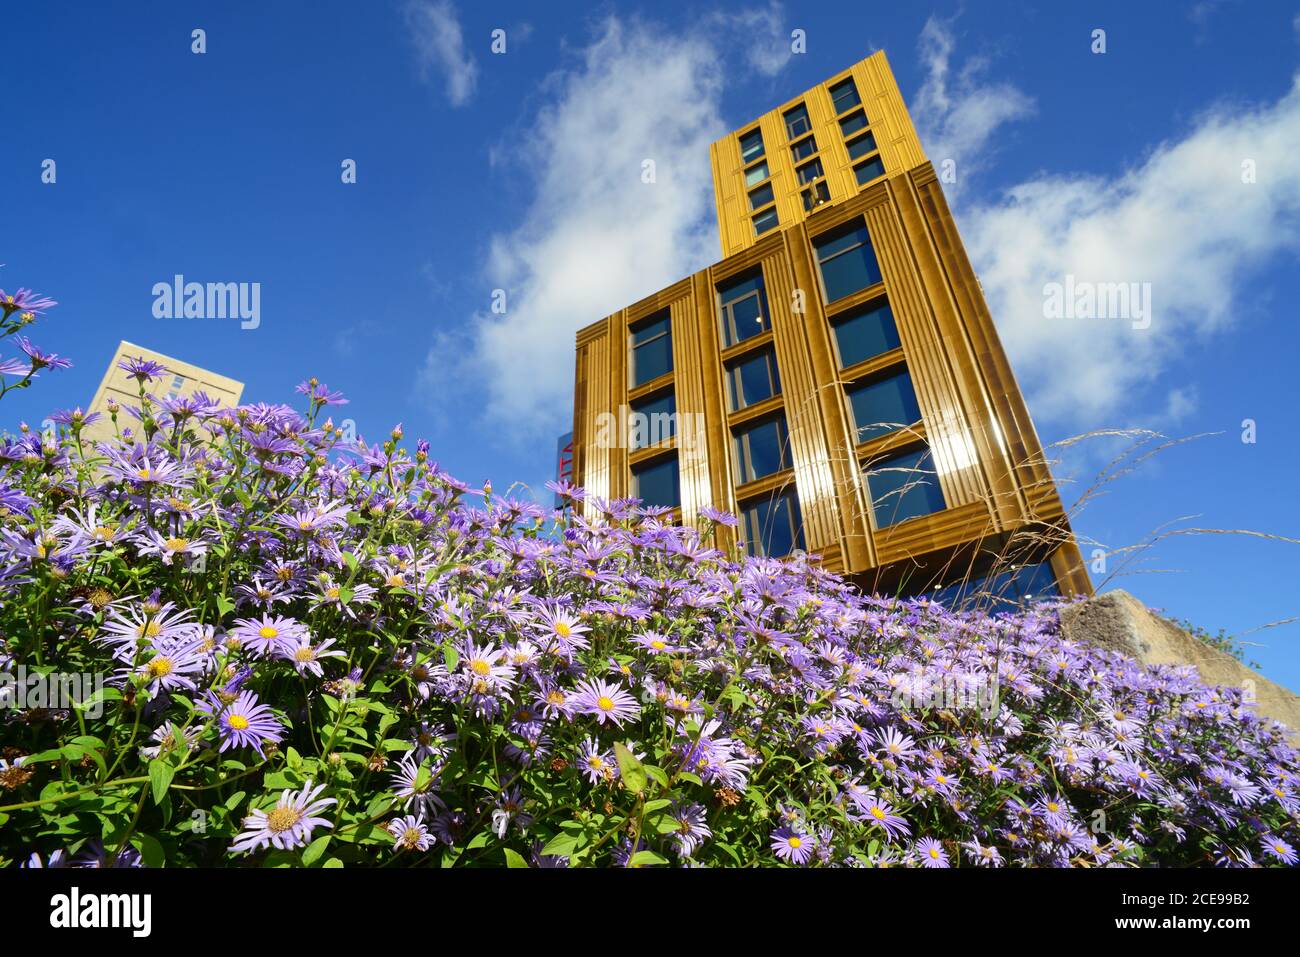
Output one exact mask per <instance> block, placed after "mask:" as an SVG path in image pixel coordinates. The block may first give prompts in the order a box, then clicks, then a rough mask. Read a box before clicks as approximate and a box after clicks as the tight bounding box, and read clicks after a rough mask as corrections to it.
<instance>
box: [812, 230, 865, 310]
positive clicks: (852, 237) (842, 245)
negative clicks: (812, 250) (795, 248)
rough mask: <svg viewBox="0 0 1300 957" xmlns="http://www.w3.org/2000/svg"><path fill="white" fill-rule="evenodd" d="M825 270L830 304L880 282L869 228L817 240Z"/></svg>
mask: <svg viewBox="0 0 1300 957" xmlns="http://www.w3.org/2000/svg"><path fill="white" fill-rule="evenodd" d="M813 245H814V246H815V247H816V249H817V262H818V264H819V265H820V266H821V273H822V286H823V288H824V289H825V292H826V301H827V302H834V301H835V300H837V299H843V298H844V297H845V296H848V295H852V294H853V293H855V292H858V291H859V290H861V289H866V288H868V287H869V286H874V285H875V284H876V283H878V282H880V266H879V265H877V263H876V254H875V253H874V252H872V249H871V237H870V236H868V235H867V227H866V226H857V227H856V228H853V229H851V230H849V231H848V232H836V233H831V234H829V235H826V236H819V237H817V238H816V239H814V240H813Z"/></svg>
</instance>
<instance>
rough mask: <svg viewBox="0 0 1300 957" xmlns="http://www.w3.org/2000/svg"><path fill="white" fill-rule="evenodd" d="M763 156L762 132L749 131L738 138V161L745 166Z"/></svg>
mask: <svg viewBox="0 0 1300 957" xmlns="http://www.w3.org/2000/svg"><path fill="white" fill-rule="evenodd" d="M762 155H763V132H762V130H750V131H749V132H748V133H746V134H745V135H744V136H742V137H741V138H740V161H741V162H742V163H744V164H745V165H748V164H750V163H752V162H753V161H754V160H756V159H758V158H759V157H760V156H762Z"/></svg>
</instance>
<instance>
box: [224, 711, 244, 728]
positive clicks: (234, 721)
mask: <svg viewBox="0 0 1300 957" xmlns="http://www.w3.org/2000/svg"><path fill="white" fill-rule="evenodd" d="M226 723H227V724H229V725H230V726H231V727H232V728H234V729H235V730H236V731H247V730H248V719H247V718H245V717H244V716H243V715H242V714H232V715H231V716H230V718H229V720H228V721H227V722H226Z"/></svg>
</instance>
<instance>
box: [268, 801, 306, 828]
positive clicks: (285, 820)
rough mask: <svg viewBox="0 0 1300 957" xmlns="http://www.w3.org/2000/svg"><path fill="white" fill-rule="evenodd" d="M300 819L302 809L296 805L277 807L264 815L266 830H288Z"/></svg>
mask: <svg viewBox="0 0 1300 957" xmlns="http://www.w3.org/2000/svg"><path fill="white" fill-rule="evenodd" d="M301 819H302V811H299V810H298V809H297V808H296V807H277V808H276V809H275V810H274V811H272V812H271V813H270V814H268V815H267V816H266V827H267V829H268V830H271V831H275V832H276V833H280V832H283V831H287V830H289V829H290V828H292V827H293V826H294V825H295V824H297V823H298V821H299V820H301Z"/></svg>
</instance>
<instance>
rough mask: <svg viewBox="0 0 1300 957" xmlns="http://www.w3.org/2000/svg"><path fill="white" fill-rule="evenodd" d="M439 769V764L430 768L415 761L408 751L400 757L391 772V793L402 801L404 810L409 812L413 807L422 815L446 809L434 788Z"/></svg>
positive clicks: (421, 762)
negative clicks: (395, 767) (394, 769)
mask: <svg viewBox="0 0 1300 957" xmlns="http://www.w3.org/2000/svg"><path fill="white" fill-rule="evenodd" d="M441 768H442V765H441V763H440V762H437V763H435V764H434V766H433V767H432V768H430V767H429V765H427V764H425V763H424V762H423V761H420V760H417V759H416V757H415V755H414V754H413V753H412V752H410V751H408V752H407V753H406V754H404V755H403V756H402V760H401V761H400V762H399V763H398V765H397V770H396V771H395V772H393V777H392V782H393V783H392V786H393V793H394V794H396V795H397V796H398V797H399V798H402V799H403V807H404V808H405V809H406V810H408V811H409V810H411V808H412V807H414V808H416V809H417V810H418V811H419V813H420V814H421V815H424V814H433V813H436V812H438V811H441V810H443V808H445V807H446V805H445V804H444V803H443V801H442V798H440V797H439V796H438V792H437V789H436V787H435V785H436V784H437V783H438V773H439V771H440V770H441Z"/></svg>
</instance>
